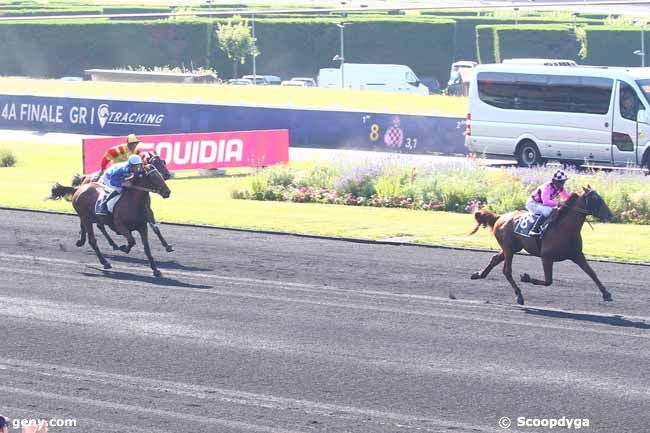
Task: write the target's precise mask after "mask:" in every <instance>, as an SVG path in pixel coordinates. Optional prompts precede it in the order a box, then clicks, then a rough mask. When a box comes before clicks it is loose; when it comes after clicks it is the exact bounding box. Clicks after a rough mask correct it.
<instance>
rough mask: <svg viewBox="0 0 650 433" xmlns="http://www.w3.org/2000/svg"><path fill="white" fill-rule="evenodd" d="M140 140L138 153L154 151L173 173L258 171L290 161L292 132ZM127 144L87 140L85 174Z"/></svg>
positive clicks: (145, 137) (121, 138) (117, 140)
mask: <svg viewBox="0 0 650 433" xmlns="http://www.w3.org/2000/svg"><path fill="white" fill-rule="evenodd" d="M138 139H139V140H140V144H139V145H138V148H139V149H141V150H142V151H145V152H151V151H155V152H156V153H157V154H158V155H160V157H161V158H162V159H164V160H165V161H166V162H167V168H169V169H170V170H172V171H175V170H196V169H210V168H226V167H258V166H267V165H274V164H283V163H287V162H288V161H289V131H287V130H286V129H282V130H269V131H236V132H209V133H197V134H163V135H139V136H138ZM125 142H126V136H119V137H106V138H88V139H84V140H83V166H84V173H92V172H95V171H97V170H99V167H100V163H101V160H102V157H103V156H104V153H105V152H106V151H107V150H108V149H110V148H111V147H113V146H116V145H118V144H122V143H125Z"/></svg>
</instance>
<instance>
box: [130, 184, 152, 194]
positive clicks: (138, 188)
mask: <svg viewBox="0 0 650 433" xmlns="http://www.w3.org/2000/svg"><path fill="white" fill-rule="evenodd" d="M125 188H130V189H137V190H138V191H144V192H151V193H154V194H158V190H157V189H151V188H145V187H143V186H139V185H130V186H127V187H125Z"/></svg>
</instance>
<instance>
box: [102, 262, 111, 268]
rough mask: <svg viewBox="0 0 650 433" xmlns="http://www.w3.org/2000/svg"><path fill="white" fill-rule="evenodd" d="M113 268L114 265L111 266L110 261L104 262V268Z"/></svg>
mask: <svg viewBox="0 0 650 433" xmlns="http://www.w3.org/2000/svg"><path fill="white" fill-rule="evenodd" d="M111 268H112V266H111V264H110V263H108V262H106V263H104V269H111Z"/></svg>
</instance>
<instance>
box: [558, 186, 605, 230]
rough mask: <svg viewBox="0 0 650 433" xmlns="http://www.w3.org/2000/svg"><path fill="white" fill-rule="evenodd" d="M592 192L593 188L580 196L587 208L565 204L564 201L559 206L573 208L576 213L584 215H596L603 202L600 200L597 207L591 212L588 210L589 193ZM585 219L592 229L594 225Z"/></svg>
mask: <svg viewBox="0 0 650 433" xmlns="http://www.w3.org/2000/svg"><path fill="white" fill-rule="evenodd" d="M592 192H593V190H589V191H588V192H587V193H585V194H584V195H583V196H582V198H583V199H584V202H585V206H586V207H587V209H583V208H581V207H577V206H567V205H566V204H564V203H562V206H561V207H565V208H567V209H571V210H573V211H575V212H577V213H579V214H582V215H585V216H589V215H598V212H599V211H600V208H601V207H602V206H603V202H602V201H601V202H600V203H599V204H598V208H597V209H595V210H594V211H593V212H592V211H590V210H589V195H590V194H591V193H592ZM585 221H586V222H587V224H589V227H591V229H592V230H593V229H594V226H592V225H591V221H589V220H587V219H586V218H585Z"/></svg>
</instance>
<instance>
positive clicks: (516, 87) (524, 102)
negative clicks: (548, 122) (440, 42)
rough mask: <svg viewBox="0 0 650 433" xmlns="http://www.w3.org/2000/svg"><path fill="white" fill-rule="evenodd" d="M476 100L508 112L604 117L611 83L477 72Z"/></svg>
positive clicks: (581, 78)
mask: <svg viewBox="0 0 650 433" xmlns="http://www.w3.org/2000/svg"><path fill="white" fill-rule="evenodd" d="M477 83H478V94H479V99H481V101H483V102H485V103H486V104H489V105H492V106H495V107H498V108H505V109H510V110H536V111H559V112H567V113H591V114H605V113H607V112H608V111H609V105H610V100H611V95H612V86H613V84H614V81H613V80H612V79H609V78H600V77H577V76H562V75H537V74H519V73H508V72H481V73H479V74H478V77H477Z"/></svg>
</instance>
